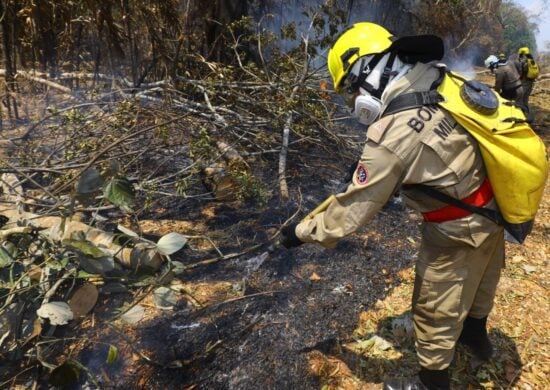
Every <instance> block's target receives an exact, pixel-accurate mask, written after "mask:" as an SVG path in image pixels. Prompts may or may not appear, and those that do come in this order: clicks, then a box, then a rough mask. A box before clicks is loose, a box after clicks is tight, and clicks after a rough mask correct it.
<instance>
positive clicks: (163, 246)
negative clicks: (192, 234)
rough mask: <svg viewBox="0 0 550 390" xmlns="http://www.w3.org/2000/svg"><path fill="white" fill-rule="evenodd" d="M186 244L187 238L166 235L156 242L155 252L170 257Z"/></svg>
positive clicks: (177, 234)
mask: <svg viewBox="0 0 550 390" xmlns="http://www.w3.org/2000/svg"><path fill="white" fill-rule="evenodd" d="M185 244H187V238H186V237H185V236H183V235H181V234H179V233H174V232H172V233H168V234H167V235H165V236H162V237H161V238H160V239H159V241H158V242H157V250H158V251H159V253H160V254H161V255H171V254H172V253H174V252H177V251H179V250H180V249H181V248H183V247H184V245H185Z"/></svg>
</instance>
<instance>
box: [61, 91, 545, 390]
mask: <svg viewBox="0 0 550 390" xmlns="http://www.w3.org/2000/svg"><path fill="white" fill-rule="evenodd" d="M541 84H543V83H541ZM547 85H548V82H546V86H547ZM546 88H548V87H546ZM546 90H548V89H546ZM548 101H549V96H548V94H547V93H544V92H540V90H539V89H537V88H536V89H535V91H534V93H533V96H532V98H531V102H532V103H531V104H532V108H533V111H534V113H535V123H534V126H533V127H534V128H535V130H536V131H537V132H538V134H539V135H540V136H541V137H542V138H543V140H544V142H545V143H546V145H550V107H549V106H548ZM313 155H317V156H318V157H317V159H316V160H315V159H313V158H312V160H311V161H308V162H307V164H303V165H301V166H299V167H298V166H297V167H294V168H295V169H299V172H300V174H299V175H295V176H294V178H293V181H292V182H291V183H289V185H290V186H291V188H293V189H294V190H293V192H292V199H293V200H294V201H293V202H282V201H279V200H278V197H277V196H274V197H273V199H272V200H271V202H270V203H269V204H268V206H267V208H265V209H261V210H259V209H255V208H253V207H251V206H249V205H244V204H232V203H216V202H208V203H205V202H202V203H200V202H197V203H196V204H192V205H189V206H188V209H186V210H178V212H177V215H178V216H181V215H185V220H182V219H181V218H180V219H177V218H176V216H175V214H174V212H173V211H170V210H165V212H164V213H160V212H159V214H157V215H156V216H155V218H154V219H151V220H146V221H143V222H142V228H143V229H144V230H146V231H147V233H149V234H151V235H156V236H161V235H163V234H166V233H168V232H170V231H176V232H179V233H182V234H190V235H193V234H194V235H197V234H206V233H208V236H209V238H210V240H206V239H204V238H195V239H191V240H190V245H189V246H188V247H186V248H184V249H183V250H181V251H180V252H178V253H177V254H175V255H174V256H173V258H172V259H173V260H174V261H181V262H182V263H184V264H185V265H187V266H189V265H192V264H197V263H200V264H202V265H198V266H196V267H194V268H189V269H188V270H187V271H186V272H184V273H183V274H180V275H177V276H175V277H174V279H173V280H172V282H171V287H172V290H174V291H176V293H177V294H176V295H177V303H176V304H175V306H173V308H171V309H168V310H161V309H159V308H158V307H157V306H156V305H155V304H154V302H153V298H152V295H151V294H144V295H143V296H145V298H144V299H142V300H141V301H139V304H140V305H141V306H142V307H144V308H145V317H144V318H143V319H142V320H141V321H139V322H138V323H136V324H134V325H129V324H126V323H124V322H122V321H121V320H117V321H114V322H113V323H112V324H111V325H107V324H106V323H105V322H104V320H106V319H107V318H109V317H110V316H111V315H112V314H113V312H114V310H115V309H116V308H117V307H120V305H121V304H122V303H123V302H132V301H133V302H136V299H137V298H138V297H140V296H142V295H141V294H142V293H143V292H147V290H146V289H145V288H144V289H143V290H141V291H139V292H138V293H137V294H135V295H134V296H130V295H128V294H112V295H105V296H103V297H102V298H101V299H100V302H99V303H98V306H97V307H96V308H95V309H94V312H93V315H91V316H88V317H86V318H85V319H84V320H82V322H80V323H78V324H72V325H71V331H72V332H75V333H76V334H77V337H80V338H81V339H82V340H86V342H84V341H82V342H78V341H77V342H72V343H71V342H69V344H68V346H67V348H69V349H70V350H73V351H74V357H75V358H76V359H77V360H78V361H79V362H80V363H81V364H82V366H83V367H85V374H84V375H82V377H81V379H80V380H79V383H78V385H74V386H69V387H68V388H85V387H87V386H89V387H91V388H94V387H97V386H99V387H101V388H125V389H126V388H135V389H138V388H139V389H142V388H143V389H145V388H147V389H242V390H246V389H250V390H256V389H262V388H263V389H321V388H326V389H380V388H381V383H382V381H383V380H384V378H387V377H393V376H400V377H401V376H410V375H414V373H415V372H416V371H417V369H418V365H417V362H416V358H415V354H414V341H413V334H412V331H411V317H410V298H411V290H412V283H413V280H414V272H413V265H414V262H415V258H416V254H417V250H418V247H419V242H420V237H419V229H418V228H419V225H420V223H421V219H420V217H419V215H418V214H416V213H415V212H412V211H410V210H408V209H406V208H405V207H404V206H403V205H402V204H401V202H400V199H399V198H398V197H396V198H394V199H392V200H391V201H390V202H389V203H388V204H387V205H386V206H385V207H384V209H383V210H382V211H381V212H380V213H378V215H377V216H376V217H375V218H374V220H373V221H372V222H371V223H370V224H369V225H368V226H366V227H365V228H363V229H361V230H360V231H359V232H356V233H355V234H353V235H351V236H350V237H348V238H346V239H345V240H342V241H341V242H340V243H339V244H338V246H337V248H335V249H330V250H329V249H323V248H321V247H319V246H315V245H303V246H300V247H298V248H295V249H291V250H285V249H284V248H280V247H276V248H275V249H274V250H273V251H269V250H268V249H269V246H270V244H271V242H270V240H269V238H270V237H271V235H272V234H273V233H274V232H275V231H276V230H277V229H278V228H279V227H280V225H281V224H283V223H284V222H285V221H287V220H288V219H289V218H291V217H292V216H293V215H294V213H295V212H296V210H298V209H300V210H301V211H300V213H299V215H302V216H303V215H304V213H305V212H306V211H307V210H311V209H313V208H314V207H315V206H316V205H317V204H319V203H320V202H321V201H322V200H323V199H324V197H326V196H327V195H329V194H330V193H332V192H333V191H335V190H336V187H337V184H338V183H337V182H338V178H336V179H335V178H334V172H335V170H334V169H331V167H330V166H327V162H326V160H322V159H321V158H320V157H322V153H315V152H312V156H313ZM345 163H346V162H345V161H339V162H338V164H341V166H342V167H344V166H345ZM319 166H322V167H324V168H323V169H321V170H320V169H319V168H318V167H319ZM291 168H292V167H291ZM344 170H345V169H344V168H339V169H338V170H337V174H341V173H342V172H343V171H344ZM331 175H332V176H331ZM273 182H274V183H275V181H274V180H273ZM273 188H276V186H275V184H274V187H273ZM275 192H276V191H275ZM549 192H550V187H549V186H547V188H546V193H545V197H544V199H543V203H542V205H541V209H540V212H539V215H538V219H537V221H536V224H535V228H534V231H533V233H532V234H531V235H530V237H529V238H528V239H527V241H526V242H525V244H524V245H521V246H519V245H515V244H507V267H506V269H505V270H504V274H503V276H502V280H501V283H500V286H499V290H498V293H497V298H496V301H495V308H494V310H493V313H492V314H491V316H490V317H489V324H488V325H489V329H490V338H491V340H492V341H493V343H494V345H495V349H496V354H495V358H494V359H493V360H491V361H490V362H488V363H483V362H480V361H477V360H476V358H475V357H474V356H472V355H471V353H470V351H469V350H467V349H464V348H462V347H458V348H457V351H456V358H455V361H454V362H453V364H452V366H451V375H452V383H453V388H456V389H462V388H482V387H484V388H521V389H542V388H548V387H550V383H549V380H550V376H549V370H550V368H549V367H550V362H549V356H550V349H549V347H548V339H549V337H548V336H549V334H550V332H549V331H548V325H547V318H548V315H547V313H548V311H549V310H550V304H549V299H548V288H549V282H548V280H549V278H548V258H549V256H550V240H549V237H550V196H549ZM298 218H299V216H297V217H295V220H297V219H298ZM212 243H214V245H215V246H214V245H213V244H212ZM257 245H260V246H259V247H256V246H257ZM251 248H253V249H251ZM220 253H221V254H223V255H224V257H223V258H221V257H220V255H219V254H220ZM232 254H235V255H232ZM205 259H214V261H212V262H211V263H210V264H203V263H201V262H204V260H205ZM373 336H378V337H374V338H373ZM380 340H382V341H380ZM89 341H92V343H90V342H89ZM384 341H385V342H387V343H389V344H385V343H384ZM109 344H112V345H115V346H116V347H117V349H118V355H117V358H116V360H115V361H114V363H111V364H108V363H107V362H106V356H107V354H108V349H109V347H108V345H109Z"/></svg>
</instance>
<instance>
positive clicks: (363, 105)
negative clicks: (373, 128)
mask: <svg viewBox="0 0 550 390" xmlns="http://www.w3.org/2000/svg"><path fill="white" fill-rule="evenodd" d="M381 110H382V102H381V101H380V100H378V99H377V98H375V97H373V96H371V95H359V96H357V97H356V98H355V108H354V110H353V112H352V115H353V116H354V117H355V118H356V119H357V120H358V121H359V123H361V124H363V125H370V124H371V123H373V122H374V121H375V120H376V119H377V118H378V116H379V115H380V111H381Z"/></svg>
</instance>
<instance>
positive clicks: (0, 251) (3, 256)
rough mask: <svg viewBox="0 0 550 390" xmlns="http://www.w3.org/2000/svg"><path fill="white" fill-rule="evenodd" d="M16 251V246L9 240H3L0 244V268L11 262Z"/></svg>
mask: <svg viewBox="0 0 550 390" xmlns="http://www.w3.org/2000/svg"><path fill="white" fill-rule="evenodd" d="M16 253H17V247H16V246H15V245H14V244H13V243H11V242H5V243H3V244H2V245H1V246H0V268H4V267H7V266H9V265H10V264H11V263H13V261H14V258H15V256H16Z"/></svg>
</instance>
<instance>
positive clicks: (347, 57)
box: [327, 22, 394, 93]
mask: <svg viewBox="0 0 550 390" xmlns="http://www.w3.org/2000/svg"><path fill="white" fill-rule="evenodd" d="M392 38H393V35H392V34H391V33H390V32H389V31H388V30H386V29H385V28H384V27H382V26H380V25H378V24H375V23H370V22H360V23H355V24H354V25H353V26H351V27H350V28H349V29H347V30H346V31H344V32H343V33H342V35H340V37H338V39H337V40H336V42H335V43H334V45H333V46H332V48H331V49H330V51H329V53H328V59H327V65H328V71H329V72H330V75H331V77H332V81H333V84H334V89H335V90H336V92H337V93H340V89H341V83H342V80H343V79H344V78H345V77H346V75H347V74H348V72H349V70H350V69H351V67H352V66H353V64H354V63H355V61H357V60H358V59H359V58H360V57H363V56H366V55H370V54H378V53H382V52H384V51H385V50H387V49H388V48H389V47H390V46H391V45H392V42H393V40H394V39H392Z"/></svg>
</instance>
